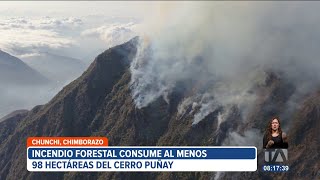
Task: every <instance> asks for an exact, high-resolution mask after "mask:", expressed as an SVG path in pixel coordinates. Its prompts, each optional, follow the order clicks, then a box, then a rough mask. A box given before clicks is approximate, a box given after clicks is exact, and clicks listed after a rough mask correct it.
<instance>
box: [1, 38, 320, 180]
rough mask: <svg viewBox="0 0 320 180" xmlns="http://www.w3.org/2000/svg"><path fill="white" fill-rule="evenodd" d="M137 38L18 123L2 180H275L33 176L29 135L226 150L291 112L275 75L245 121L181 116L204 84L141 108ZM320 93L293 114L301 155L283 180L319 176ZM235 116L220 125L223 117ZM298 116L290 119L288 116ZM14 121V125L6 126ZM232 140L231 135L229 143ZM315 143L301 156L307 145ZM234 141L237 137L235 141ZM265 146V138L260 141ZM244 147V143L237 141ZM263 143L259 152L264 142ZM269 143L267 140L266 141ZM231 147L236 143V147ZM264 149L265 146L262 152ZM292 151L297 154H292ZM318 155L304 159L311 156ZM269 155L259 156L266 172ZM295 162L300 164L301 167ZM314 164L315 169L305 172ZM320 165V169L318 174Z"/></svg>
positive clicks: (295, 146) (294, 143)
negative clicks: (135, 85) (135, 89)
mask: <svg viewBox="0 0 320 180" xmlns="http://www.w3.org/2000/svg"><path fill="white" fill-rule="evenodd" d="M137 41H138V38H134V39H132V40H130V41H129V42H127V43H125V44H122V45H119V46H116V47H113V48H111V49H108V50H107V51H105V52H104V53H102V54H100V55H99V56H97V58H96V59H95V61H94V62H93V63H92V64H91V65H90V67H89V68H88V69H87V71H86V72H85V73H83V74H82V76H81V77H79V78H78V79H77V80H75V81H73V82H72V83H70V84H69V85H67V86H66V87H65V88H64V89H63V90H62V91H61V92H59V93H58V94H57V95H56V96H55V97H54V98H53V99H52V100H51V101H50V102H48V103H47V104H45V105H43V106H37V107H35V108H34V109H32V110H31V111H30V112H29V113H28V114H27V116H26V117H25V118H23V119H22V120H20V121H18V122H17V123H16V124H12V125H11V126H10V127H11V128H12V129H14V130H13V131H12V132H10V134H7V135H6V136H4V137H1V136H0V159H1V160H0V179H210V178H212V177H216V178H217V177H220V178H223V179H259V178H262V177H263V178H266V179H271V178H272V177H275V174H272V173H269V174H268V173H262V172H261V171H260V170H258V171H257V172H253V173H214V172H186V173H180V172H177V173H116V172H109V173H102V172H98V173H80V172H61V173H34V172H28V171H27V170H26V138H27V137H28V136H106V137H108V138H109V143H110V145H113V146H117V145H123V146H124V145H150V146H152V145H200V146H202V145H203V146H211V145H223V144H226V142H228V140H230V141H229V142H233V141H231V140H232V133H238V134H239V136H243V138H244V139H246V135H247V133H248V132H250V131H251V130H252V129H256V130H257V131H258V134H259V133H262V132H263V131H264V128H265V125H266V122H267V121H268V119H269V118H270V116H271V115H273V114H274V113H277V114H281V113H285V108H284V106H286V105H287V104H288V102H289V100H290V97H291V95H292V94H293V92H294V87H293V85H291V84H290V83H289V82H287V80H286V79H284V78H281V77H280V75H278V74H275V73H267V74H266V79H265V82H264V83H263V84H261V85H259V86H256V87H255V89H254V91H256V92H258V93H257V94H259V97H258V98H257V100H256V102H255V108H254V109H252V110H251V111H250V112H249V115H248V117H250V119H242V116H241V114H242V112H241V109H239V107H237V106H231V107H229V108H226V107H220V108H217V109H216V110H215V111H214V112H212V113H209V114H208V115H207V116H206V117H205V118H204V119H203V120H202V121H200V122H199V123H198V124H192V123H193V114H192V113H185V114H184V115H182V116H181V115H180V114H179V113H178V110H177V109H178V105H179V104H180V103H181V101H182V100H183V99H184V98H185V97H187V96H188V95H190V94H192V93H194V92H193V89H194V88H196V86H197V83H190V82H181V83H180V84H179V85H178V87H177V88H176V89H174V91H173V92H172V93H171V94H170V95H169V97H168V99H169V103H167V102H166V101H165V100H164V99H163V98H162V97H160V98H158V99H157V100H156V101H154V102H152V103H151V104H149V105H148V106H146V107H144V108H141V109H138V108H136V106H135V104H134V101H133V99H132V97H131V89H130V80H131V74H130V69H129V66H130V62H131V60H132V59H133V57H134V56H135V54H136V51H137V49H136V45H137ZM319 98H320V94H315V95H314V97H310V98H307V99H305V100H304V101H305V103H304V104H302V105H301V108H300V109H299V110H297V114H296V115H294V116H292V120H290V122H292V123H291V126H292V127H291V129H292V131H290V132H288V133H289V137H290V138H289V140H290V142H289V144H290V149H289V151H292V152H297V153H294V154H295V155H290V156H292V157H293V158H292V160H291V161H290V164H289V165H290V167H291V170H290V172H289V173H286V174H278V175H277V176H279V178H290V177H293V175H294V174H295V172H301V173H300V175H301V177H311V178H316V173H317V170H318V169H319V168H318V167H319V164H318V163H319V162H318V161H315V160H314V159H319V154H317V152H319V151H316V150H317V149H319V145H318V144H319V141H318V140H319V139H318V138H316V137H317V136H316V134H315V132H316V129H317V126H319V117H318V115H317V110H318V108H317V106H318V105H317V104H318V101H317V99H319ZM225 111H228V113H227V114H228V115H227V117H226V118H225V120H224V121H222V122H221V123H219V118H221V117H220V116H221V113H224V112H225ZM288 117H291V116H288ZM3 123H8V120H5V121H3V122H2V123H1V124H3ZM230 136H231V138H230ZM306 138H309V139H311V141H310V143H309V144H308V146H305V148H304V149H303V153H304V154H299V153H300V152H301V150H300V147H301V146H304V145H303V141H305V140H306ZM233 140H234V139H233ZM261 141H262V136H261ZM238 144H240V145H241V142H240V143H238ZM252 144H254V145H256V146H257V147H258V148H259V147H260V144H259V143H258V144H255V143H254V142H252ZM261 144H262V142H261ZM229 145H232V143H231V144H230V143H229ZM259 152H260V148H259ZM292 152H291V153H290V154H292ZM307 153H313V154H312V155H311V156H308V157H305V154H307ZM261 160H263V156H259V165H258V168H260V165H261ZM295 160H301V162H299V163H297V162H296V161H295ZM302 165H308V166H309V167H310V168H309V169H307V170H306V169H304V168H302ZM317 168H318V169H317Z"/></svg>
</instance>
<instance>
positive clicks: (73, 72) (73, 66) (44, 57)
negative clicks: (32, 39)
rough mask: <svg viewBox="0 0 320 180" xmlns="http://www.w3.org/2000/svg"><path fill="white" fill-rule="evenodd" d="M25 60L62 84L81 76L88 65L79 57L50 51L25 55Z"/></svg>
mask: <svg viewBox="0 0 320 180" xmlns="http://www.w3.org/2000/svg"><path fill="white" fill-rule="evenodd" d="M23 61H24V62H25V63H26V64H28V65H29V66H30V67H32V68H33V69H36V70H37V71H39V72H40V73H41V74H43V75H45V76H46V77H47V78H49V79H51V80H53V81H55V82H58V83H62V84H63V83H66V82H70V81H71V80H74V79H75V78H77V77H79V76H80V75H81V74H82V72H83V71H84V70H85V68H86V67H87V65H86V64H85V63H83V62H82V61H80V60H78V59H75V58H71V57H66V56H61V55H56V54H52V53H49V52H42V53H39V54H37V55H33V56H29V57H24V58H23Z"/></svg>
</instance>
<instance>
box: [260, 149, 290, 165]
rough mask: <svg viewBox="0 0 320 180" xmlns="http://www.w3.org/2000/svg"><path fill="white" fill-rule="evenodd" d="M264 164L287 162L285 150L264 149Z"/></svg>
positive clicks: (286, 151)
mask: <svg viewBox="0 0 320 180" xmlns="http://www.w3.org/2000/svg"><path fill="white" fill-rule="evenodd" d="M264 160H265V162H270V163H275V162H286V161H287V160H288V150H287V149H265V150H264Z"/></svg>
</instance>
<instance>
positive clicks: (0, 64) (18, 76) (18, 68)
mask: <svg viewBox="0 0 320 180" xmlns="http://www.w3.org/2000/svg"><path fill="white" fill-rule="evenodd" d="M46 83H49V80H48V79H47V78H46V77H45V76H43V75H42V74H41V73H39V72H38V71H36V70H34V69H32V68H31V67H30V66H28V65H27V64H25V63H24V62H23V61H22V60H20V59H18V58H17V57H14V56H12V55H10V54H8V53H6V52H4V51H1V50H0V87H1V86H6V85H30V86H32V85H39V84H46Z"/></svg>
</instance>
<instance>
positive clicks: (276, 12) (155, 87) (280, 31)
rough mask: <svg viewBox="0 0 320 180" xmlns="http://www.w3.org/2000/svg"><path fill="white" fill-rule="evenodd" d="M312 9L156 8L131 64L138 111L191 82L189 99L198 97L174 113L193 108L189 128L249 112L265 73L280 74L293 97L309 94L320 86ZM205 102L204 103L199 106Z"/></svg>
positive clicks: (299, 5)
mask: <svg viewBox="0 0 320 180" xmlns="http://www.w3.org/2000/svg"><path fill="white" fill-rule="evenodd" d="M319 8H320V4H318V3H316V2H314V3H306V2H295V3H286V2H202V3H198V2H177V3H171V2H170V3H165V4H163V5H162V6H160V7H159V9H158V10H157V11H155V13H154V16H149V17H150V20H149V21H148V22H150V23H149V24H148V25H147V26H146V27H143V28H141V34H142V37H143V40H142V41H141V43H140V48H139V49H138V55H137V56H136V58H135V60H134V61H133V62H132V66H131V71H132V81H131V85H132V86H131V87H132V94H133V98H134V101H135V103H136V105H137V107H138V108H143V107H145V106H147V105H148V104H149V103H151V102H152V101H154V100H155V99H157V98H159V97H161V96H162V97H164V98H165V97H168V94H170V93H171V92H172V91H173V88H174V87H176V86H177V84H178V83H179V82H181V81H190V82H192V83H193V85H194V87H196V88H195V89H191V90H190V91H192V92H194V93H193V94H197V95H196V96H199V94H200V96H201V97H200V98H199V97H189V99H188V102H186V101H183V102H182V103H181V105H180V106H179V108H180V109H179V112H184V111H186V110H183V108H182V107H186V108H187V107H189V106H195V105H197V106H199V107H200V108H198V110H197V112H196V113H195V115H194V122H193V123H194V124H196V123H198V122H199V121H201V119H203V118H204V117H205V116H206V115H208V114H209V113H210V112H213V111H214V109H215V108H216V107H217V106H226V105H229V104H235V105H238V106H239V107H240V109H241V110H242V111H243V110H248V109H250V108H251V107H250V106H252V105H253V102H254V100H255V96H256V95H255V92H254V91H252V88H253V86H254V85H257V84H262V83H264V81H265V78H266V73H265V72H266V71H272V72H275V73H281V74H282V76H283V77H284V78H285V79H286V80H288V81H290V82H292V83H293V84H294V85H295V86H296V87H297V90H296V91H297V92H296V93H298V94H304V93H307V92H310V91H312V90H313V89H314V88H315V87H317V86H319V83H320V73H319V72H320V63H319V60H318V57H320V51H319V50H317V48H318V47H319V45H320V41H319V39H318V35H317V34H318V32H319V28H320V25H319V24H320V23H319V21H320V20H319V19H320V17H319V16H320V15H319V14H318V13H317V12H318V10H319ZM190 87H192V86H190ZM208 94H209V95H210V97H211V98H210V99H211V100H210V101H207V102H205V103H200V104H199V102H200V101H199V99H203V98H205V97H206V96H208ZM191 99H195V101H191ZM186 103H189V104H186ZM245 114H246V113H243V115H244V116H245ZM244 118H245V117H244Z"/></svg>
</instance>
